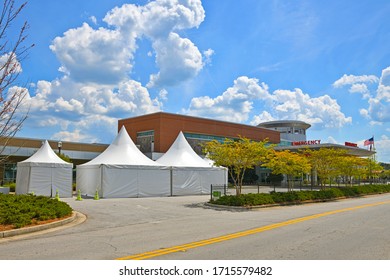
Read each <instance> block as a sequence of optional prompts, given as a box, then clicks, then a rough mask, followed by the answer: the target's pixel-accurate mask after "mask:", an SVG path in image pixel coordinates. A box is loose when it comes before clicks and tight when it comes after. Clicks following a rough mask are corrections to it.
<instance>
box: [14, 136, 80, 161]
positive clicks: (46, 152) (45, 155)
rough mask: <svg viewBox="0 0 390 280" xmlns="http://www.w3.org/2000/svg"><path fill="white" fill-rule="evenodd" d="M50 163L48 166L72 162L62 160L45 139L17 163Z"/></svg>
mask: <svg viewBox="0 0 390 280" xmlns="http://www.w3.org/2000/svg"><path fill="white" fill-rule="evenodd" d="M36 164H39V165H50V166H70V167H72V166H73V164H72V163H69V162H66V161H64V160H62V159H61V158H60V157H59V156H57V155H56V153H55V152H54V151H53V150H52V148H51V147H50V145H49V142H47V140H45V142H44V143H43V145H42V146H41V148H40V149H39V150H38V151H36V152H35V154H33V155H32V156H31V157H29V158H28V159H26V160H24V161H21V162H19V163H18V165H21V166H29V165H36Z"/></svg>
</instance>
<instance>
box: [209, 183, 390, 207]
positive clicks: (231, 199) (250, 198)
mask: <svg viewBox="0 0 390 280" xmlns="http://www.w3.org/2000/svg"><path fill="white" fill-rule="evenodd" d="M385 192H390V185H364V186H356V187H345V188H329V189H324V190H320V191H293V192H271V193H269V194H267V193H259V194H252V193H250V194H241V195H240V196H229V195H228V196H222V197H221V198H219V199H218V200H216V201H210V202H211V203H214V204H220V205H228V206H255V205H267V204H274V203H290V202H294V203H296V202H301V201H309V200H320V201H323V200H328V199H335V198H338V197H356V196H360V195H365V194H373V193H385Z"/></svg>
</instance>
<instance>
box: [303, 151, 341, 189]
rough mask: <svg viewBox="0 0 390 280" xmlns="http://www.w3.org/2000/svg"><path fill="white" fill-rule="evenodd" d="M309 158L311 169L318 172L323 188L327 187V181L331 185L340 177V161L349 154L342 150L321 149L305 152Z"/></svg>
mask: <svg viewBox="0 0 390 280" xmlns="http://www.w3.org/2000/svg"><path fill="white" fill-rule="evenodd" d="M304 154H306V155H308V156H309V161H310V164H311V167H312V168H313V169H314V170H315V171H316V172H317V175H318V177H319V179H320V185H321V187H325V184H326V181H328V182H329V184H331V182H332V179H333V178H335V177H336V176H338V175H340V169H339V166H338V164H339V161H340V160H341V158H342V157H344V156H346V154H347V152H346V151H345V150H341V149H333V148H321V149H319V150H309V149H307V150H305V151H304Z"/></svg>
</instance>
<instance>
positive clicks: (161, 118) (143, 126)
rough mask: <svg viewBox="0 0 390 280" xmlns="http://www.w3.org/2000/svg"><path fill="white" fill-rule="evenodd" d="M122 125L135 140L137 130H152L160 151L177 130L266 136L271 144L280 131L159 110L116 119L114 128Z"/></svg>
mask: <svg viewBox="0 0 390 280" xmlns="http://www.w3.org/2000/svg"><path fill="white" fill-rule="evenodd" d="M123 125H124V126H125V127H126V129H127V132H128V133H129V135H130V137H131V138H132V139H133V141H134V142H135V141H136V139H137V132H139V131H146V130H154V150H155V152H162V153H165V152H166V151H167V150H168V149H169V147H170V146H171V145H172V143H173V142H174V141H175V139H176V137H177V135H178V134H179V132H180V131H183V132H189V133H199V134H206V135H215V136H222V137H238V136H239V135H240V136H243V137H246V138H249V139H252V140H259V141H261V140H264V139H265V138H268V139H269V141H270V142H271V143H279V142H280V133H279V132H277V131H273V130H268V129H264V128H260V127H255V126H249V125H242V124H236V123H229V122H222V121H216V120H211V119H204V118H196V117H190V116H183V115H176V114H169V113H161V112H160V113H155V114H150V115H144V116H139V117H134V118H129V119H123V120H119V122H118V130H119V129H120V128H121V127H122V126H123Z"/></svg>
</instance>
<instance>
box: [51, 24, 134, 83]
mask: <svg viewBox="0 0 390 280" xmlns="http://www.w3.org/2000/svg"><path fill="white" fill-rule="evenodd" d="M50 49H51V50H52V51H53V52H54V53H55V54H56V56H57V58H58V60H59V61H60V62H61V64H62V66H61V71H62V72H64V73H69V77H70V78H71V79H72V80H74V81H77V82H82V83H83V82H84V83H85V82H91V83H97V84H115V83H118V82H119V81H121V80H123V79H125V78H126V77H127V76H128V73H129V72H130V71H131V68H132V65H131V59H132V58H133V53H134V51H135V49H136V44H135V38H132V40H125V39H124V37H123V36H122V34H121V33H120V32H118V31H117V30H110V29H105V28H99V29H97V30H95V29H93V28H92V27H90V26H89V25H88V24H87V23H84V24H83V25H82V26H81V27H79V28H75V29H70V30H68V31H66V32H65V33H64V36H63V37H57V38H55V39H54V40H53V43H52V45H51V46H50Z"/></svg>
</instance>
